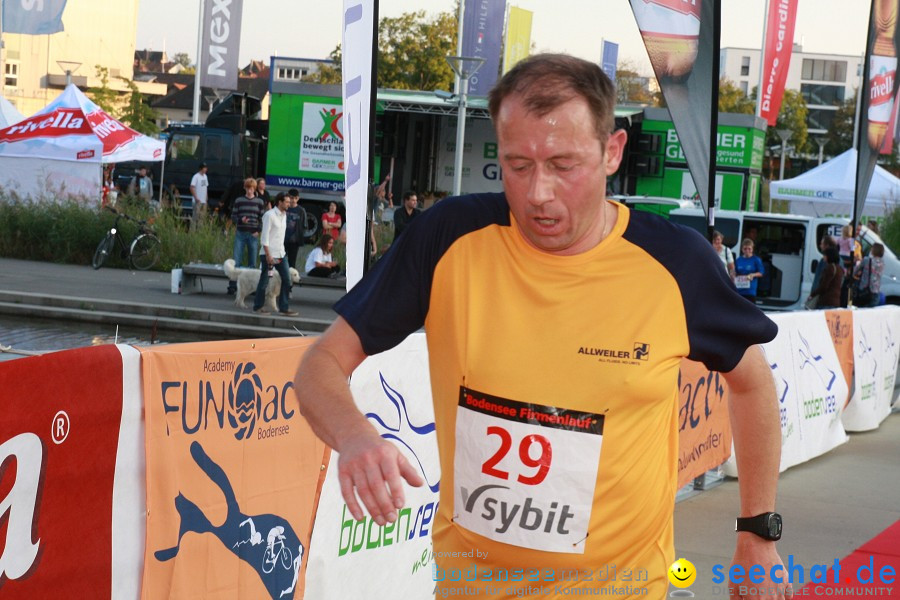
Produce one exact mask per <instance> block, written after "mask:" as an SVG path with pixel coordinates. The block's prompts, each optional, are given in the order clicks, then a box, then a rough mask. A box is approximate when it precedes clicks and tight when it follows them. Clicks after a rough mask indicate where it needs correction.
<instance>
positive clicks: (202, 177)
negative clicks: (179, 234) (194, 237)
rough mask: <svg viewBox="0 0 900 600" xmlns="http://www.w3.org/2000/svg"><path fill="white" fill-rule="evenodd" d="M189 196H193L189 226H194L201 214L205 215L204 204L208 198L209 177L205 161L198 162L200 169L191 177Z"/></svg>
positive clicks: (205, 204)
mask: <svg viewBox="0 0 900 600" xmlns="http://www.w3.org/2000/svg"><path fill="white" fill-rule="evenodd" d="M191 196H193V198H194V207H193V212H192V213H191V227H196V226H197V222H198V221H199V219H200V218H201V215H202V216H204V217H205V216H206V206H207V201H208V200H209V179H207V177H206V163H200V170H199V171H197V172H196V173H194V176H193V177H192V178H191Z"/></svg>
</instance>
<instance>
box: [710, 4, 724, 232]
mask: <svg viewBox="0 0 900 600" xmlns="http://www.w3.org/2000/svg"><path fill="white" fill-rule="evenodd" d="M721 38H722V2H721V0H715V3H714V4H713V43H714V44H715V46H714V48H715V50H714V51H713V53H712V86H711V89H712V99H711V102H710V108H711V109H712V110H710V111H709V119H710V124H709V183H708V185H709V187H708V188H707V189H708V190H709V191H708V194H707V196H706V197H707V198H708V199H709V206H708V207H707V208H708V209H709V214H707V233H708V234H709V239H710V240H712V234H713V230H714V229H715V224H716V162H717V160H716V159H717V158H718V156H717V155H718V152H717V149H718V144H717V141H718V133H719V68H720V67H719V49H720V48H721Z"/></svg>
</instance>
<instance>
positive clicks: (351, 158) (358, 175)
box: [341, 0, 378, 289]
mask: <svg viewBox="0 0 900 600" xmlns="http://www.w3.org/2000/svg"><path fill="white" fill-rule="evenodd" d="M375 5H376V2H375V0H344V17H343V37H342V40H343V45H342V46H341V48H342V49H343V52H344V57H343V61H342V62H341V75H342V83H341V87H342V90H341V91H342V94H341V96H342V99H343V105H344V119H343V121H344V125H343V127H344V140H343V141H344V165H345V170H344V173H345V175H344V181H345V190H346V198H345V204H346V207H347V289H350V288H352V287H353V286H354V285H356V283H357V282H358V281H359V280H360V279H362V276H363V262H364V261H365V260H366V259H367V257H368V252H367V251H366V247H367V244H368V242H367V238H368V236H367V235H366V218H367V212H368V211H367V207H368V195H369V180H370V179H371V178H372V176H373V174H372V173H370V172H369V162H370V161H369V146H370V141H372V140H370V135H371V134H370V132H371V129H370V127H371V124H372V122H373V119H374V118H375V116H374V115H372V114H371V112H372V109H373V107H372V99H373V97H374V94H375V89H374V88H373V86H374V85H375V82H374V81H373V80H372V66H373V64H374V62H373V61H374V60H375V59H374V57H373V56H372V42H373V38H374V36H375V23H377V22H378V15H377V14H376V12H375Z"/></svg>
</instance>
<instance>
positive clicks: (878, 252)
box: [870, 242, 884, 258]
mask: <svg viewBox="0 0 900 600" xmlns="http://www.w3.org/2000/svg"><path fill="white" fill-rule="evenodd" d="M870 254H871V255H872V256H874V257H875V258H881V257H882V256H884V244H879V243H878V242H875V243H874V244H872V252H871V253H870Z"/></svg>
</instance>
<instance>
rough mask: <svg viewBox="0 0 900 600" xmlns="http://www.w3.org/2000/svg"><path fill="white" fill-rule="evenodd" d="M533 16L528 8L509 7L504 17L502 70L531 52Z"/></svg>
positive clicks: (510, 67) (511, 66) (508, 68)
mask: <svg viewBox="0 0 900 600" xmlns="http://www.w3.org/2000/svg"><path fill="white" fill-rule="evenodd" d="M533 16H534V13H532V12H531V11H530V10H525V9H524V8H519V7H518V6H510V7H509V15H508V16H507V18H506V43H505V44H504V50H503V72H504V73H506V72H507V71H509V70H510V69H512V68H513V67H514V66H516V63H517V62H519V61H520V60H522V59H523V58H528V55H529V54H530V53H531V20H532V17H533Z"/></svg>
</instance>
